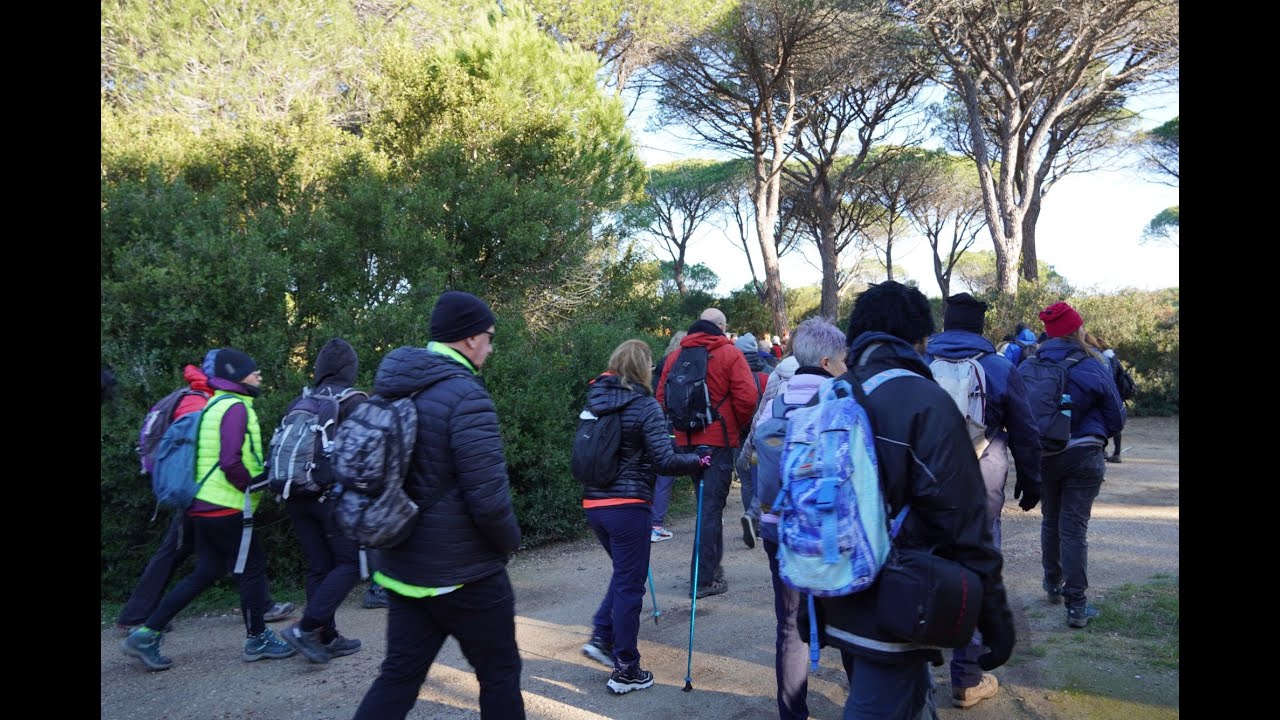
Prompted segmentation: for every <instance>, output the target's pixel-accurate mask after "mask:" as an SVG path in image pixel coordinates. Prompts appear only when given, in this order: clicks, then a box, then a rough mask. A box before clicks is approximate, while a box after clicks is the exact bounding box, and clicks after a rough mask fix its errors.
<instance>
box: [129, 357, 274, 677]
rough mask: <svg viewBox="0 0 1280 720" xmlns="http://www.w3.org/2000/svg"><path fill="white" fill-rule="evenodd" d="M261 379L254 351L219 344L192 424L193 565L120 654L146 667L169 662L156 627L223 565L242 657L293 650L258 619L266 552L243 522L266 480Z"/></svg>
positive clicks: (205, 586)
mask: <svg viewBox="0 0 1280 720" xmlns="http://www.w3.org/2000/svg"><path fill="white" fill-rule="evenodd" d="M261 384H262V373H261V372H260V371H259V370H258V364H257V363H256V362H254V361H253V358H251V357H249V356H248V355H246V354H245V353H244V352H242V351H240V350H236V349H235V348H222V349H221V350H219V351H218V353H217V355H216V356H215V358H214V363H213V374H212V375H211V376H210V377H209V387H210V388H211V389H212V390H213V391H214V392H213V397H211V398H209V403H208V405H206V406H205V409H204V411H203V412H204V414H203V415H202V416H201V418H200V427H199V429H198V431H197V437H198V445H197V450H196V473H195V474H196V477H197V478H206V476H207V479H205V480H204V481H203V483H202V484H201V486H200V490H199V492H197V493H196V499H195V502H193V503H192V504H191V507H190V508H188V509H187V514H188V515H189V516H191V518H192V524H193V526H194V528H195V553H196V569H195V570H194V571H192V573H191V574H190V575H188V576H187V577H185V578H183V579H182V580H181V581H179V582H178V584H177V585H175V586H174V588H173V589H172V590H170V591H169V592H168V593H167V594H166V595H165V596H164V599H163V600H161V601H160V605H159V607H157V608H156V609H155V610H154V611H153V612H152V613H151V615H150V616H148V617H147V621H146V623H144V624H143V626H142V627H139V628H138V629H137V630H134V631H133V632H132V633H131V634H130V635H129V636H128V637H127V638H125V639H124V643H123V645H122V648H123V649H124V652H125V654H127V655H132V656H134V657H137V658H138V659H139V660H141V661H142V662H143V664H144V665H146V666H147V668H149V669H151V670H167V669H169V667H171V666H172V665H173V661H172V660H170V659H169V658H167V657H165V656H164V655H161V654H160V643H161V636H162V632H161V631H160V629H162V628H164V627H165V626H166V625H167V624H168V623H169V621H170V620H172V619H173V617H174V616H175V615H177V614H178V613H179V612H181V611H182V609H183V608H185V607H186V606H187V605H188V604H189V603H190V602H191V601H192V600H194V599H195V598H196V596H198V595H199V594H200V593H202V592H204V591H205V590H206V589H208V588H209V587H210V586H211V585H213V584H214V583H215V582H217V581H218V579H219V578H221V577H223V576H224V575H226V574H227V573H228V572H235V573H237V574H240V578H239V586H240V610H241V612H242V613H243V614H244V624H245V632H246V634H247V635H248V638H247V639H246V640H245V643H244V653H243V654H242V657H243V659H244V660H245V661H246V662H252V661H254V660H261V659H263V658H286V657H289V656H291V655H293V654H294V652H295V651H294V649H293V648H291V647H289V645H288V644H287V643H285V642H284V641H283V640H281V639H280V638H278V637H276V635H275V633H273V632H272V631H271V630H270V629H268V628H267V626H266V622H265V620H264V619H263V613H264V612H265V611H266V609H267V605H268V603H269V599H268V595H267V575H266V570H267V557H266V553H265V552H264V551H263V549H262V543H261V541H260V540H259V538H258V537H257V536H256V535H254V534H253V533H252V532H250V531H249V530H250V525H248V524H246V522H245V520H246V518H250V519H251V518H252V515H253V510H255V509H256V508H257V506H258V503H259V502H260V501H261V499H262V493H261V489H262V488H265V487H266V479H267V477H266V471H265V469H264V467H263V458H264V457H265V456H266V453H265V451H264V448H263V444H262V430H261V428H260V427H259V426H258V415H257V413H256V412H254V409H253V401H254V398H256V397H257V396H258V394H259V386H260V385H261ZM259 485H260V486H261V487H256V486H259ZM246 491H248V492H246Z"/></svg>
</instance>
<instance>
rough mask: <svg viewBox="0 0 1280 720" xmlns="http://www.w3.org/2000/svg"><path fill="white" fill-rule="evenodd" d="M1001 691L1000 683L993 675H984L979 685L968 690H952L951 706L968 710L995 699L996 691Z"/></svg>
mask: <svg viewBox="0 0 1280 720" xmlns="http://www.w3.org/2000/svg"><path fill="white" fill-rule="evenodd" d="M999 689H1000V681H999V680H996V676H995V675H992V674H991V673H988V672H984V673H982V679H981V680H979V681H978V684H977V685H974V686H973V687H967V688H958V687H953V688H951V704H952V705H955V706H956V707H958V708H967V707H970V706H973V705H977V704H978V703H980V702H982V701H983V700H986V699H987V698H989V697H995V694H996V690H999Z"/></svg>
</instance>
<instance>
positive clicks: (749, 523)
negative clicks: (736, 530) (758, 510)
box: [742, 515, 756, 548]
mask: <svg viewBox="0 0 1280 720" xmlns="http://www.w3.org/2000/svg"><path fill="white" fill-rule="evenodd" d="M742 544H743V545H746V546H747V547H749V548H754V547H755V546H756V523H755V521H754V520H752V519H751V516H750V515H743V516H742Z"/></svg>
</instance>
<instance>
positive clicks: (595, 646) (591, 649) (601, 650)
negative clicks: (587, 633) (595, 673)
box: [582, 635, 613, 667]
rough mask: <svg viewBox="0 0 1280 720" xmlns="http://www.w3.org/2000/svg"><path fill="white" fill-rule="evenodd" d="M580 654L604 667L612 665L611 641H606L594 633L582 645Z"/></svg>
mask: <svg viewBox="0 0 1280 720" xmlns="http://www.w3.org/2000/svg"><path fill="white" fill-rule="evenodd" d="M582 654H583V655H586V656H587V657H589V658H591V659H592V660H595V661H597V662H599V663H600V664H601V665H604V666H605V667H613V643H607V642H605V641H604V640H601V639H600V638H599V637H596V636H595V635H592V636H591V640H589V641H588V642H587V644H586V645H583V646H582Z"/></svg>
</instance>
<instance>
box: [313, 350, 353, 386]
mask: <svg viewBox="0 0 1280 720" xmlns="http://www.w3.org/2000/svg"><path fill="white" fill-rule="evenodd" d="M359 370H360V357H359V356H358V355H356V350H355V348H353V347H351V343H349V342H347V341H346V340H343V339H342V338H334V339H332V340H330V341H329V342H327V343H325V344H324V347H322V348H320V352H319V353H318V354H317V355H316V373H315V378H316V382H315V386H316V387H317V388H318V387H320V386H321V385H334V386H337V387H342V388H349V387H351V386H353V385H355V384H356V375H357V373H358V372H359Z"/></svg>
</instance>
